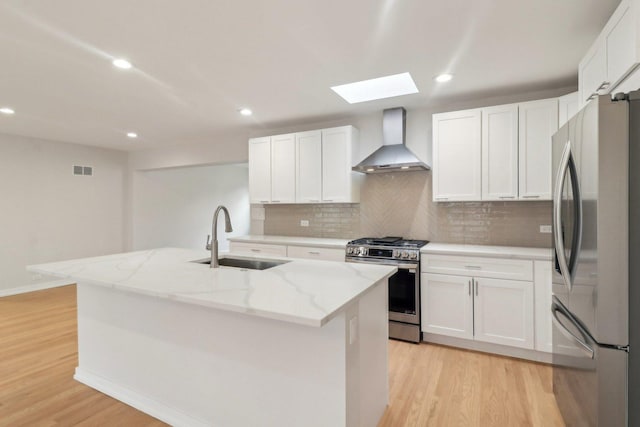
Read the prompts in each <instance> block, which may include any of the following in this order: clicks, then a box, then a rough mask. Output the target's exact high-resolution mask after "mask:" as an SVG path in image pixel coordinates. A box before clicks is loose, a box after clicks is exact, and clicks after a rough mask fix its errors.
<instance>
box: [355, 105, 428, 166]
mask: <svg viewBox="0 0 640 427" xmlns="http://www.w3.org/2000/svg"><path fill="white" fill-rule="evenodd" d="M406 121H407V112H406V110H405V109H404V108H402V107H398V108H390V109H387V110H384V111H383V113H382V144H383V145H382V147H380V148H378V149H377V150H376V151H374V152H373V154H371V155H370V156H369V157H367V158H366V159H364V160H363V161H361V162H360V163H358V164H357V165H356V166H354V167H353V168H352V169H353V170H354V171H356V172H362V173H381V172H398V171H402V172H405V171H406V172H408V171H416V170H422V171H425V170H429V166H427V165H426V164H425V163H424V162H422V161H421V160H420V159H418V158H417V157H416V155H415V154H413V153H412V152H411V150H409V149H408V148H407V146H406V145H405V131H406Z"/></svg>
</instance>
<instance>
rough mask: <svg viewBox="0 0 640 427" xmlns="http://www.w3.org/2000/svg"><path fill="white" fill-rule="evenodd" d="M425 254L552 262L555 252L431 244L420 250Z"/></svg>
mask: <svg viewBox="0 0 640 427" xmlns="http://www.w3.org/2000/svg"><path fill="white" fill-rule="evenodd" d="M420 253H423V254H438V255H466V256H480V257H498V258H512V259H533V260H544V261H550V260H551V259H552V255H553V252H552V250H551V249H548V248H523V247H517V246H484V245H458V244H453V243H433V242H431V243H429V244H428V245H426V246H423V247H422V249H421V250H420Z"/></svg>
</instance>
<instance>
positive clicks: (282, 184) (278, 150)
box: [271, 133, 296, 203]
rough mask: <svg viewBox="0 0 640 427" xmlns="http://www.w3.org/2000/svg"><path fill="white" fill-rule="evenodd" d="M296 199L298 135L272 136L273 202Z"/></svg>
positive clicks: (287, 201)
mask: <svg viewBox="0 0 640 427" xmlns="http://www.w3.org/2000/svg"><path fill="white" fill-rule="evenodd" d="M295 201H296V136H295V134H293V133H290V134H286V135H276V136H272V137H271V203H294V202H295Z"/></svg>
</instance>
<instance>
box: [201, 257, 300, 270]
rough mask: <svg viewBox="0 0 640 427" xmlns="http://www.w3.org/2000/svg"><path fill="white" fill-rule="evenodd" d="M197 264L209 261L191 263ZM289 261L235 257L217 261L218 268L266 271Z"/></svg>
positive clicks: (209, 262) (209, 260)
mask: <svg viewBox="0 0 640 427" xmlns="http://www.w3.org/2000/svg"><path fill="white" fill-rule="evenodd" d="M192 262H195V263H198V264H208V265H210V264H211V259H209V258H207V259H201V260H198V261H192ZM288 262H290V261H279V260H273V259H260V258H236V257H224V258H220V259H219V260H218V263H219V264H220V267H235V268H240V269H245V270H266V269H268V268H273V267H276V266H278V265H281V264H286V263H288Z"/></svg>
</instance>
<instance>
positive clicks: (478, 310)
mask: <svg viewBox="0 0 640 427" xmlns="http://www.w3.org/2000/svg"><path fill="white" fill-rule="evenodd" d="M472 283H473V285H474V286H473V287H474V289H473V319H474V322H473V325H474V334H473V336H474V339H475V340H477V341H484V342H490V343H494V344H503V345H511V346H514V347H522V348H529V349H532V348H533V347H534V345H533V344H534V337H533V332H534V325H533V283H532V282H524V281H517V280H503V279H487V278H484V277H483V278H480V279H476V278H474V279H473V280H472Z"/></svg>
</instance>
